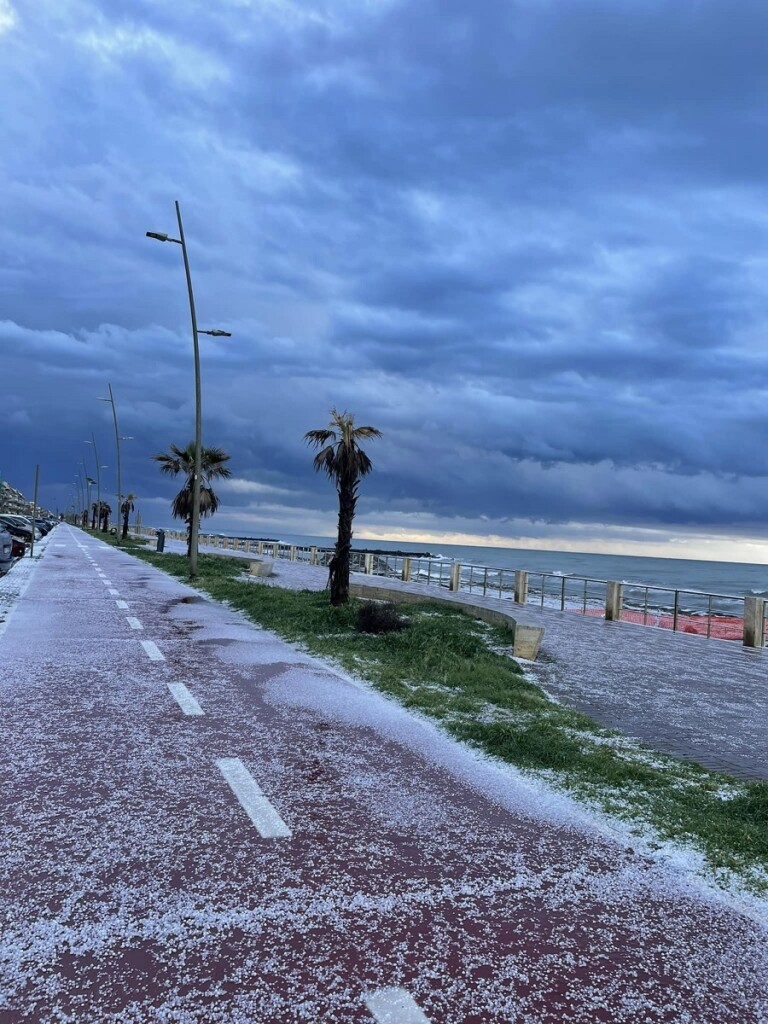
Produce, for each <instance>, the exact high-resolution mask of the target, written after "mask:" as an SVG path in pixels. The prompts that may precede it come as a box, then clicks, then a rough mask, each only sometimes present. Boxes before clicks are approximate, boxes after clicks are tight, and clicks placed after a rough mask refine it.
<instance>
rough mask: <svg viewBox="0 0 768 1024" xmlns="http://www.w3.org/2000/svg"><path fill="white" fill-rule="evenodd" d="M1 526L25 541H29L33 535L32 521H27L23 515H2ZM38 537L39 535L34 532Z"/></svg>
mask: <svg viewBox="0 0 768 1024" xmlns="http://www.w3.org/2000/svg"><path fill="white" fill-rule="evenodd" d="M0 527H2V528H3V529H4V530H6V531H7V532H8V533H10V534H11V536H12V537H18V538H19V539H20V540H23V541H24V542H25V543H29V541H31V540H32V537H33V527H32V523H28V522H26V521H25V520H24V519H22V518H21V516H18V517H17V516H10V515H2V516H0ZM34 536H35V537H36V536H37V535H36V534H34Z"/></svg>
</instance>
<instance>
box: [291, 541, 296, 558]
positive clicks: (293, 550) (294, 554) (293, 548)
mask: <svg viewBox="0 0 768 1024" xmlns="http://www.w3.org/2000/svg"><path fill="white" fill-rule="evenodd" d="M290 557H291V561H292V562H295V561H296V545H295V544H291V553H290Z"/></svg>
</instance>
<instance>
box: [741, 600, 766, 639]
mask: <svg viewBox="0 0 768 1024" xmlns="http://www.w3.org/2000/svg"><path fill="white" fill-rule="evenodd" d="M764 645H765V598H764V597H751V596H749V597H745V598H744V646H745V647H763V646H764Z"/></svg>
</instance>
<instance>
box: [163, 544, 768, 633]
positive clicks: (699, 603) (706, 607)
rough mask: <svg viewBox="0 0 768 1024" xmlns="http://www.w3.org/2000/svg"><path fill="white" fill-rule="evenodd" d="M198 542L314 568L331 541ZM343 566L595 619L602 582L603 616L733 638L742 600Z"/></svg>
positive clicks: (552, 578) (494, 573) (359, 558)
mask: <svg viewBox="0 0 768 1024" xmlns="http://www.w3.org/2000/svg"><path fill="white" fill-rule="evenodd" d="M143 532H144V533H147V534H150V535H155V534H156V532H157V531H156V530H155V529H153V528H151V527H145V528H144V530H143ZM166 536H168V537H170V538H174V539H177V540H186V533H185V532H182V531H176V530H167V531H166ZM200 543H201V544H203V545H208V546H213V547H221V548H223V549H226V550H231V551H240V552H244V553H247V554H253V555H256V556H258V557H267V558H285V559H290V560H291V561H297V562H302V563H304V564H307V565H317V566H322V567H327V566H328V564H329V562H330V560H331V558H332V557H333V553H334V549H333V548H322V547H315V546H310V545H296V544H283V543H281V542H279V541H255V540H251V539H250V538H247V537H226V536H224V535H222V534H201V536H200ZM350 568H351V571H352V572H355V573H365V574H366V575H373V576H382V577H385V578H389V579H393V580H395V579H396V580H404V581H408V582H411V583H423V584H424V585H426V586H436V587H440V588H443V589H453V590H461V591H467V592H469V593H477V592H480V593H482V595H483V596H484V597H495V598H501V599H506V600H511V601H516V602H517V603H519V604H525V605H529V606H530V605H533V606H537V605H538V607H539V608H541V609H543V608H551V609H555V610H559V611H571V612H578V613H580V614H582V615H587V616H594V617H602V618H605V617H606V615H607V609H608V608H609V604H610V596H609V588H612V587H613V588H616V587H618V592H619V594H620V596H619V599H618V605H617V607H616V608H615V609H613V611H612V612H611V614H610V616H609V617H611V618H617V619H620V620H621V621H622V622H627V623H634V624H636V625H642V626H651V627H656V628H659V629H669V630H672V631H674V632H684V633H690V634H695V635H698V636H702V637H706V638H707V639H723V640H741V639H742V638H743V636H744V620H745V599H744V597H739V596H737V595H734V594H715V593H707V592H703V591H696V590H685V589H680V588H673V587H661V586H657V585H655V584H641V583H623V584H616V583H612V582H611V581H609V580H603V579H598V578H596V577H589V576H570V575H563V574H561V573H547V572H528V571H525V572H522V571H520V570H515V569H509V568H505V567H501V566H492V565H475V564H469V565H465V564H457V563H456V562H454V561H449V560H446V559H438V558H429V557H424V556H409V555H404V554H389V553H381V552H379V553H374V552H366V551H352V553H351V563H350ZM765 610H766V614H765V617H764V621H763V625H764V630H763V632H764V635H765V636H768V605H766V609H765ZM758 621H759V620H758Z"/></svg>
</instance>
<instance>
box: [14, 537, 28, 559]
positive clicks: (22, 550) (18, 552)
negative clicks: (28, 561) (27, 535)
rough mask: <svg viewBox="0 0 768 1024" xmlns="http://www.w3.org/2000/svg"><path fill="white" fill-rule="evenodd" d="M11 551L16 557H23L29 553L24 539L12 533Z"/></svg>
mask: <svg viewBox="0 0 768 1024" xmlns="http://www.w3.org/2000/svg"><path fill="white" fill-rule="evenodd" d="M11 553H12V554H13V557H14V558H23V557H24V555H26V553H27V545H26V544H25V543H24V541H23V540H20V539H19V538H18V537H14V536H13V535H12V534H11Z"/></svg>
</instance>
